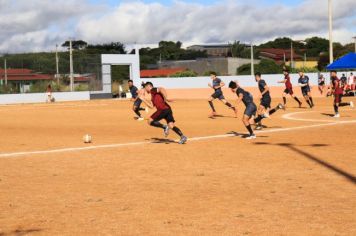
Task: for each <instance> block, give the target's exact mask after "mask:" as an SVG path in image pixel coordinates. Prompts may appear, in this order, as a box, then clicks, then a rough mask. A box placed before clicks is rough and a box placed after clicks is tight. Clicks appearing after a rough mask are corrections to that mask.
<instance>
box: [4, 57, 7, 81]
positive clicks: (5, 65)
mask: <svg viewBox="0 0 356 236" xmlns="http://www.w3.org/2000/svg"><path fill="white" fill-rule="evenodd" d="M4 70H5V71H4V72H5V85H7V62H6V59H5V61H4Z"/></svg>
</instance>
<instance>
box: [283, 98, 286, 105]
mask: <svg viewBox="0 0 356 236" xmlns="http://www.w3.org/2000/svg"><path fill="white" fill-rule="evenodd" d="M283 104H284V105H286V104H287V98H285V97H283Z"/></svg>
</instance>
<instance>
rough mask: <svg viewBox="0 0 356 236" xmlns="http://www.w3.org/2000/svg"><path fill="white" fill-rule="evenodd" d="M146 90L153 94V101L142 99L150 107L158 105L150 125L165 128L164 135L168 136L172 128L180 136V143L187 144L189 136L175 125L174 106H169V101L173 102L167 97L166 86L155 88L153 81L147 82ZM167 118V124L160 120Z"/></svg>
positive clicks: (149, 121)
mask: <svg viewBox="0 0 356 236" xmlns="http://www.w3.org/2000/svg"><path fill="white" fill-rule="evenodd" d="M145 90H146V92H147V93H148V94H151V98H152V99H151V101H148V100H146V99H145V98H143V97H142V98H141V100H142V101H143V102H144V103H145V104H146V105H147V106H148V107H150V108H153V107H156V109H157V111H156V112H155V113H153V115H152V116H151V118H150V119H149V120H148V123H149V125H151V126H153V127H157V128H161V129H163V130H164V135H165V136H166V137H168V135H169V130H170V129H172V130H173V131H174V132H175V133H176V134H178V135H179V136H180V141H179V144H185V143H186V142H187V141H188V138H187V137H186V136H184V134H183V133H182V131H181V130H180V129H179V128H178V127H177V126H175V120H174V117H173V112H172V108H171V107H170V106H169V104H168V102H171V100H169V99H168V98H167V92H166V90H165V89H164V88H155V87H153V84H152V83H151V82H146V83H145ZM163 119H165V120H166V122H167V125H163V124H161V123H160V120H163Z"/></svg>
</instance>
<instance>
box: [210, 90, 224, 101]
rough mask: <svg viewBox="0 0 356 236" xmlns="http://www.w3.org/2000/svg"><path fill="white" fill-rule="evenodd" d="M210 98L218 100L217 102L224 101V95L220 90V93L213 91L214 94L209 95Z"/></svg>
mask: <svg viewBox="0 0 356 236" xmlns="http://www.w3.org/2000/svg"><path fill="white" fill-rule="evenodd" d="M211 97H212V98H214V99H219V100H223V99H225V97H224V94H223V93H222V91H221V90H220V91H215V93H213V94H212V95H211Z"/></svg>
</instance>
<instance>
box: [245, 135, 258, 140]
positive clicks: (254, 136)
mask: <svg viewBox="0 0 356 236" xmlns="http://www.w3.org/2000/svg"><path fill="white" fill-rule="evenodd" d="M246 139H247V140H251V139H256V135H255V134H251V135H249V136H247V137H246Z"/></svg>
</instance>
